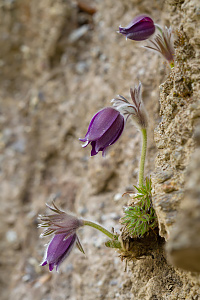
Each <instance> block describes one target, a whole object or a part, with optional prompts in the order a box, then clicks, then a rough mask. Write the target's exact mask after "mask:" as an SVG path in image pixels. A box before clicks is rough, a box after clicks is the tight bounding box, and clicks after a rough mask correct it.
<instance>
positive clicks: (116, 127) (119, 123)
mask: <svg viewBox="0 0 200 300" xmlns="http://www.w3.org/2000/svg"><path fill="white" fill-rule="evenodd" d="M123 129H124V117H123V116H122V115H121V114H119V115H118V117H117V119H116V120H115V121H114V122H113V124H112V125H111V126H110V128H109V129H108V130H107V131H106V132H105V133H104V135H103V136H102V137H101V138H100V139H98V140H97V141H96V144H95V151H96V152H98V151H104V150H105V148H106V147H108V146H110V145H112V144H114V143H115V142H116V141H117V140H118V138H119V137H120V135H121V134H122V132H123Z"/></svg>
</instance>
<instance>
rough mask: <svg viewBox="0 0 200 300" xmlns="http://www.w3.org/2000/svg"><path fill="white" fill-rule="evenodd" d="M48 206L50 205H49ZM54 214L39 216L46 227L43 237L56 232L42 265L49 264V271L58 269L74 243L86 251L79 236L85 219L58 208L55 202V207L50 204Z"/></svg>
mask: <svg viewBox="0 0 200 300" xmlns="http://www.w3.org/2000/svg"><path fill="white" fill-rule="evenodd" d="M47 206H48V205H47ZM48 207H49V208H50V209H51V210H52V211H53V212H54V214H52V215H45V216H39V218H40V220H41V221H42V223H41V224H40V225H39V227H42V228H46V230H45V231H44V232H43V233H42V234H41V236H42V237H44V236H48V235H50V234H54V236H53V238H52V239H51V241H50V243H49V244H48V246H47V250H46V253H45V257H44V260H43V262H42V263H41V265H42V266H45V265H46V264H49V271H52V270H53V269H54V267H56V270H58V267H59V266H60V264H61V263H62V262H63V261H64V260H65V259H66V258H67V257H68V256H69V254H70V253H71V251H72V249H73V247H74V245H76V246H77V247H78V249H79V250H80V251H81V252H83V253H84V250H83V248H82V246H81V243H80V241H79V238H78V236H77V233H76V231H77V229H78V228H79V227H81V226H83V221H82V220H81V219H78V218H77V217H75V216H73V215H70V214H67V213H65V212H64V211H61V210H60V209H58V208H57V207H56V205H55V203H54V202H53V207H50V206H48Z"/></svg>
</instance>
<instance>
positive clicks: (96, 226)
mask: <svg viewBox="0 0 200 300" xmlns="http://www.w3.org/2000/svg"><path fill="white" fill-rule="evenodd" d="M83 225H88V226H91V227H93V228H96V229H97V230H99V231H101V232H103V233H104V234H105V235H107V236H108V237H109V238H110V239H114V238H115V235H114V234H112V233H111V232H110V231H108V230H106V229H105V228H104V227H102V226H101V225H99V224H96V223H93V222H91V221H87V220H83Z"/></svg>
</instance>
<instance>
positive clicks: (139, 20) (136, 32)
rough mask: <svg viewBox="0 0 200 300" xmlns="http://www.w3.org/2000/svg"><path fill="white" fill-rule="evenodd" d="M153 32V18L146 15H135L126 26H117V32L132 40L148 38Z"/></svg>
mask: <svg viewBox="0 0 200 300" xmlns="http://www.w3.org/2000/svg"><path fill="white" fill-rule="evenodd" d="M154 32H155V25H154V22H153V20H152V19H151V18H150V17H149V16H147V15H140V16H137V17H135V18H134V19H133V20H132V21H131V22H130V24H129V25H128V26H126V27H121V26H119V33H121V34H123V35H125V36H126V38H127V39H130V40H133V41H143V40H146V39H148V38H149V37H150V36H151V35H152V34H154Z"/></svg>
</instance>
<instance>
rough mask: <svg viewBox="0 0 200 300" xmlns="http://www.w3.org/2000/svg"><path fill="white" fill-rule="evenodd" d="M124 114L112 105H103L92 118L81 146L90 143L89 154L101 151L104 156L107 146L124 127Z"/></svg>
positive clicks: (117, 136) (116, 137)
mask: <svg viewBox="0 0 200 300" xmlns="http://www.w3.org/2000/svg"><path fill="white" fill-rule="evenodd" d="M124 123H125V122H124V116H123V115H122V114H121V113H120V112H119V111H118V110H116V109H115V108H113V107H105V108H103V109H102V110H100V111H99V112H98V113H97V114H95V115H94V117H93V118H92V120H91V122H90V125H89V127H88V131H87V133H86V135H85V137H84V138H83V139H79V140H80V141H82V142H84V144H83V146H82V147H86V146H87V145H88V144H90V143H91V146H92V150H91V156H93V155H96V154H97V153H98V152H99V151H102V155H103V156H105V154H106V150H107V148H108V147H109V146H111V145H112V144H114V143H115V142H116V141H117V140H118V139H119V137H120V135H121V134H122V132H123V129H124Z"/></svg>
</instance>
